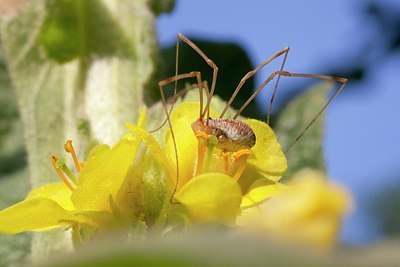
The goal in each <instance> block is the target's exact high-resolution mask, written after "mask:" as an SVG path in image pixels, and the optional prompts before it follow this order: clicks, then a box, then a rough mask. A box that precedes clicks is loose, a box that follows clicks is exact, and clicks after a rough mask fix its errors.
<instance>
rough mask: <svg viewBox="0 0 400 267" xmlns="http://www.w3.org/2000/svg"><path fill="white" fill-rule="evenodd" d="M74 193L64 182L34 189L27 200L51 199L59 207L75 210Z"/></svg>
mask: <svg viewBox="0 0 400 267" xmlns="http://www.w3.org/2000/svg"><path fill="white" fill-rule="evenodd" d="M71 195H72V192H71V190H69V188H68V187H67V186H66V185H65V184H64V183H62V182H59V183H52V184H47V185H44V186H41V187H38V188H35V189H33V190H32V191H31V192H29V194H28V196H27V197H26V199H25V200H31V199H35V198H49V199H51V200H54V201H55V202H56V203H57V204H58V205H60V206H61V207H63V208H64V209H66V210H74V209H75V207H74V204H73V203H72V201H71Z"/></svg>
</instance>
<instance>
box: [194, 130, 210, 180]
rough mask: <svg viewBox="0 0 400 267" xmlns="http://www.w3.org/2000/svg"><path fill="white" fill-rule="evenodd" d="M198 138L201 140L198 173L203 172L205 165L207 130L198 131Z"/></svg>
mask: <svg viewBox="0 0 400 267" xmlns="http://www.w3.org/2000/svg"><path fill="white" fill-rule="evenodd" d="M196 137H197V140H198V141H199V145H198V146H197V169H196V175H199V174H201V172H202V171H203V165H204V154H205V152H206V149H207V142H208V138H209V137H208V135H207V134H206V133H205V132H197V133H196Z"/></svg>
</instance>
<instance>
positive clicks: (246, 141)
mask: <svg viewBox="0 0 400 267" xmlns="http://www.w3.org/2000/svg"><path fill="white" fill-rule="evenodd" d="M180 41H183V42H184V43H186V44H187V45H189V46H190V47H191V48H192V49H193V50H194V51H196V52H197V53H198V54H199V55H200V56H201V57H202V58H203V59H204V60H205V62H206V63H207V64H208V65H209V66H210V67H211V68H212V69H213V77H212V82H211V89H208V86H207V84H203V82H202V80H201V73H200V72H197V71H192V72H189V73H184V74H178V63H179V42H180ZM288 53H289V47H285V48H283V49H281V50H280V51H278V52H276V53H275V54H273V55H272V56H271V57H269V58H268V59H266V60H265V61H264V62H262V63H261V64H260V65H259V66H258V67H256V68H255V69H253V70H251V71H249V72H248V73H247V74H246V75H245V76H244V77H243V78H242V79H241V80H240V82H239V84H238V86H237V87H236V89H235V91H234V92H233V94H232V96H231V98H230V99H229V101H228V102H227V104H226V106H225V108H224V110H223V111H222V112H221V114H220V116H219V118H210V117H209V114H210V104H211V99H212V97H213V94H214V91H215V84H216V80H217V74H218V67H217V65H216V64H215V63H214V62H213V61H212V60H211V59H210V58H208V57H207V56H206V54H205V53H204V52H203V51H201V50H200V48H198V47H197V45H195V44H194V43H193V42H192V41H191V40H190V39H189V38H187V37H186V36H184V35H183V34H181V33H178V36H177V41H176V58H175V75H174V76H172V77H170V78H167V79H165V80H163V81H160V82H159V83H158V84H159V87H160V94H161V98H162V102H163V107H164V111H165V113H166V115H167V119H166V120H165V121H164V123H163V124H162V125H164V124H165V123H166V122H168V124H169V126H170V128H171V137H172V140H173V143H174V149H175V158H176V166H177V183H176V185H177V184H178V181H179V163H178V152H177V147H176V140H175V135H174V132H173V129H172V124H171V120H170V114H171V112H172V109H173V105H174V102H175V99H176V93H177V82H178V80H181V79H186V78H196V79H197V84H198V89H199V95H200V111H199V118H198V119H197V120H196V121H195V122H193V123H192V125H191V127H192V129H193V132H194V133H195V135H196V137H198V138H199V137H204V138H206V139H207V138H208V136H210V135H212V136H215V137H216V138H217V140H218V142H217V143H216V145H215V146H216V147H218V148H220V149H221V151H222V155H223V157H224V158H225V161H227V156H226V155H227V152H234V153H237V154H245V155H248V154H250V153H251V152H250V148H251V147H253V146H254V145H255V142H256V136H255V134H254V132H253V130H252V129H251V128H250V126H248V125H247V124H245V123H244V122H242V121H240V120H237V119H236V118H237V117H238V116H239V115H240V113H241V112H242V111H243V110H244V109H245V108H246V106H247V105H248V104H249V103H250V102H251V101H252V100H253V99H254V98H255V97H256V96H257V95H258V93H259V92H260V91H261V90H262V89H263V88H264V87H265V86H266V85H267V84H268V83H269V82H270V81H272V79H274V78H275V76H277V79H276V83H275V86H274V91H273V93H272V96H271V99H270V102H269V107H268V111H267V118H266V123H267V124H269V121H270V114H271V109H272V103H273V101H274V98H275V95H276V92H277V88H278V84H279V80H280V77H281V76H287V77H306V78H317V79H324V80H330V81H334V82H339V83H341V85H340V87H339V88H338V89H337V90H336V91H335V93H334V94H333V95H332V96H331V97H330V98H329V99H328V100H327V101H326V103H325V104H324V105H323V107H322V108H321V110H320V111H319V112H318V113H317V114H316V115H315V117H314V118H313V119H312V120H311V121H310V122H309V123H308V124H307V126H306V127H305V128H304V129H303V130H302V131H301V132H300V133H299V135H298V136H297V137H296V138H295V140H294V141H293V142H292V143H291V144H290V145H289V146H288V148H287V149H286V151H285V152H288V151H289V150H290V149H291V148H292V147H293V145H294V144H295V143H296V142H297V141H298V140H299V139H300V138H301V137H302V136H303V135H304V133H305V132H306V131H307V129H308V128H310V126H311V125H312V124H313V123H314V122H315V121H316V120H317V119H318V117H319V116H320V115H321V114H322V113H323V112H324V111H325V109H326V108H327V107H328V105H329V104H330V103H331V102H332V101H333V99H334V98H335V97H336V96H337V95H338V94H339V93H340V92H341V91H342V89H343V88H344V86H345V85H346V83H347V81H348V79H346V78H341V77H334V76H328V75H320V74H305V73H293V72H288V71H284V70H283V69H284V66H285V62H286V59H287V56H288ZM282 55H283V61H282V65H281V67H280V69H279V70H277V71H273V72H272V73H271V74H270V75H269V76H268V78H267V79H265V80H264V82H263V83H262V84H261V85H260V86H259V87H258V88H257V89H256V90H255V91H254V93H253V94H252V95H251V96H250V97H249V99H248V100H247V101H246V102H245V103H244V104H243V106H242V107H241V108H240V109H239V110H238V111H237V113H236V114H235V116H233V118H223V116H224V115H225V113H226V111H227V110H228V108H229V107H230V105H231V104H232V102H233V100H234V99H235V97H236V95H237V94H238V93H239V91H240V90H241V89H242V87H243V85H244V83H245V82H246V80H248V79H249V78H251V77H252V76H254V75H255V74H256V73H257V72H258V71H259V70H260V69H262V68H263V67H264V66H266V65H267V64H269V63H270V62H271V61H273V60H274V59H276V58H278V57H280V56H282ZM172 82H175V87H174V100H173V103H172V105H171V108H170V110H169V111H168V109H167V103H166V99H165V96H164V88H163V87H164V86H166V85H168V84H170V83H172ZM203 90H205V92H206V105H205V107H204V109H203V105H204V103H203ZM162 125H161V126H160V127H159V128H161V127H162ZM159 128H157V129H156V130H158V129H159ZM156 130H154V131H156ZM225 169H226V168H225ZM175 191H176V187H175V190H174V192H173V194H172V197H173V196H174V193H175Z"/></svg>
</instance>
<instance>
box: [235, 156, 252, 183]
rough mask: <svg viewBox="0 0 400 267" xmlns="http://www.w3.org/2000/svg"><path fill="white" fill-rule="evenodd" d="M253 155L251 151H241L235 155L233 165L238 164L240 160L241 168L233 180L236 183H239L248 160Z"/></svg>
mask: <svg viewBox="0 0 400 267" xmlns="http://www.w3.org/2000/svg"><path fill="white" fill-rule="evenodd" d="M250 155H251V150H250V149H241V150H239V151H237V152H236V153H234V154H233V163H236V162H237V161H239V160H240V163H239V164H240V165H239V168H238V169H237V171H236V173H235V175H234V176H233V179H234V180H235V181H239V178H240V176H241V175H242V173H243V171H244V169H245V168H246V163H247V158H248V157H249V156H250Z"/></svg>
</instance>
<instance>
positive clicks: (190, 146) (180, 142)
mask: <svg viewBox="0 0 400 267" xmlns="http://www.w3.org/2000/svg"><path fill="white" fill-rule="evenodd" d="M199 109H200V104H199V103H195V102H184V103H182V104H180V105H179V106H177V107H176V108H175V109H174V111H173V112H172V114H171V124H172V127H173V129H174V135H175V140H176V146H177V150H178V160H179V186H178V188H180V187H181V186H183V185H184V184H185V183H186V182H187V181H188V180H189V179H191V178H192V177H193V174H194V169H195V163H196V159H197V145H198V141H197V138H196V137H195V135H194V133H193V130H192V127H191V125H192V123H193V122H194V121H196V120H197V119H198V118H199ZM210 116H212V117H216V116H217V114H216V112H215V111H214V110H213V109H210ZM165 144H166V149H167V153H168V154H169V155H171V156H172V158H173V160H174V162H175V150H174V143H173V140H172V136H171V130H170V129H167V131H166V132H165Z"/></svg>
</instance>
